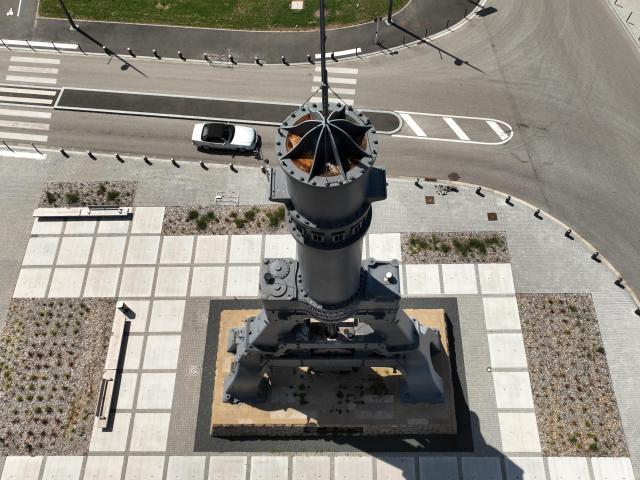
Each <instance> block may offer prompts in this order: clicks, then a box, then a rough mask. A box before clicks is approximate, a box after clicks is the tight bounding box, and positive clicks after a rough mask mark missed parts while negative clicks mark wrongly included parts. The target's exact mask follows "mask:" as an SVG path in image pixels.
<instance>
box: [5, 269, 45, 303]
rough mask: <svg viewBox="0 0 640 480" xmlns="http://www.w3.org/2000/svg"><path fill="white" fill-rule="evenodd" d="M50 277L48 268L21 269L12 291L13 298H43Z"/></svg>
mask: <svg viewBox="0 0 640 480" xmlns="http://www.w3.org/2000/svg"><path fill="white" fill-rule="evenodd" d="M50 276H51V269H50V268H23V269H21V270H20V273H19V274H18V281H17V282H16V288H15V290H14V291H13V296H14V298H44V296H45V294H46V293H47V285H49V277H50Z"/></svg>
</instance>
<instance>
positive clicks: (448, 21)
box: [445, 20, 451, 28]
mask: <svg viewBox="0 0 640 480" xmlns="http://www.w3.org/2000/svg"><path fill="white" fill-rule="evenodd" d="M449 23H451V20H447V26H446V27H445V28H449Z"/></svg>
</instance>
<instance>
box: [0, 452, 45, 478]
mask: <svg viewBox="0 0 640 480" xmlns="http://www.w3.org/2000/svg"><path fill="white" fill-rule="evenodd" d="M41 465H42V457H7V458H6V460H5V462H4V468H3V470H2V477H0V478H1V479H2V480H38V475H40V466H41Z"/></svg>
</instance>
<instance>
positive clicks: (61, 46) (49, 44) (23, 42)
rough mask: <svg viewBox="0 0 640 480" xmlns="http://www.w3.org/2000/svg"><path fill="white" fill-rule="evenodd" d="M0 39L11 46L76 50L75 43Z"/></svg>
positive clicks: (76, 45)
mask: <svg viewBox="0 0 640 480" xmlns="http://www.w3.org/2000/svg"><path fill="white" fill-rule="evenodd" d="M2 41H3V42H4V43H5V44H6V45H10V46H12V47H24V48H31V49H33V48H55V49H56V50H77V49H78V44H77V43H53V42H34V41H31V42H27V41H26V40H9V39H7V38H3V39H2Z"/></svg>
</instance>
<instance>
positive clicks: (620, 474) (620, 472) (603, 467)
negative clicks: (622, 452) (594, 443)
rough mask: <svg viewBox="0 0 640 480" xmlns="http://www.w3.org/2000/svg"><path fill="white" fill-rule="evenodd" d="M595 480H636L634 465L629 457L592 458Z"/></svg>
mask: <svg viewBox="0 0 640 480" xmlns="http://www.w3.org/2000/svg"><path fill="white" fill-rule="evenodd" d="M591 466H592V468H593V477H594V479H595V480H634V476H633V467H632V466H631V460H630V459H628V458H606V457H599V458H592V459H591Z"/></svg>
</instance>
